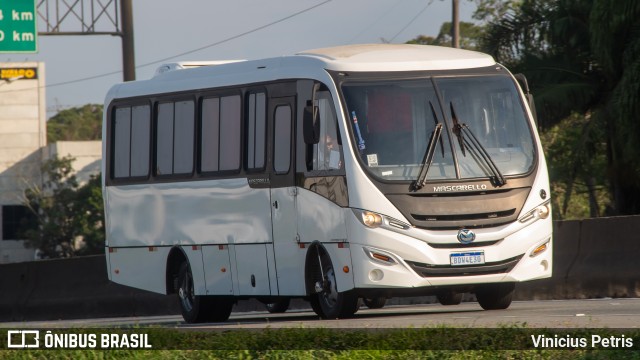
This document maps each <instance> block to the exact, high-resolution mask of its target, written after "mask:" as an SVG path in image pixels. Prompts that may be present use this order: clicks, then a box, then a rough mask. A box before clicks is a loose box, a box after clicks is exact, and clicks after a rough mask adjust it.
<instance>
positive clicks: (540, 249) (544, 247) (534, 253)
mask: <svg viewBox="0 0 640 360" xmlns="http://www.w3.org/2000/svg"><path fill="white" fill-rule="evenodd" d="M548 244H549V242H548V241H547V242H546V243H544V244H542V245H540V246H538V247H537V248H535V249H534V250H533V251H532V252H531V255H529V256H531V257H535V256H538V255H540V254H542V253H543V252H545V251H547V248H548Z"/></svg>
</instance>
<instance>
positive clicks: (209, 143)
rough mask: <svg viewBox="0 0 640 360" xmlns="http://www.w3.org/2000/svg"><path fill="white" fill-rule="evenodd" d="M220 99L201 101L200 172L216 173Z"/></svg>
mask: <svg viewBox="0 0 640 360" xmlns="http://www.w3.org/2000/svg"><path fill="white" fill-rule="evenodd" d="M219 134H220V99H219V98H214V99H204V100H203V101H202V134H201V138H200V149H201V151H202V157H201V159H202V160H201V161H202V162H201V164H200V169H201V170H202V171H218V169H219V167H218V142H219V138H220V135H219Z"/></svg>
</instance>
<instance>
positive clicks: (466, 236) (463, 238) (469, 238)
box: [458, 229, 476, 244]
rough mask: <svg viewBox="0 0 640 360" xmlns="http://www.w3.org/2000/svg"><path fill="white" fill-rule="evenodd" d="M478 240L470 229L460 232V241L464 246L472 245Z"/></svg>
mask: <svg viewBox="0 0 640 360" xmlns="http://www.w3.org/2000/svg"><path fill="white" fill-rule="evenodd" d="M475 239H476V234H475V233H474V232H473V231H471V230H469V229H460V230H458V241H460V242H461V243H463V244H469V243H472V242H473V240H475Z"/></svg>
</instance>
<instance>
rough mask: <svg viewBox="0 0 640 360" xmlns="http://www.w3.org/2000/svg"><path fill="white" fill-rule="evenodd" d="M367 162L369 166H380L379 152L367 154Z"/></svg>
mask: <svg viewBox="0 0 640 360" xmlns="http://www.w3.org/2000/svg"><path fill="white" fill-rule="evenodd" d="M367 164H368V165H369V167H375V166H378V154H369V155H367Z"/></svg>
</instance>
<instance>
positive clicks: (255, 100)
mask: <svg viewBox="0 0 640 360" xmlns="http://www.w3.org/2000/svg"><path fill="white" fill-rule="evenodd" d="M266 137H267V101H266V95H265V93H264V92H259V93H250V94H249V95H248V101H247V170H249V171H259V170H263V169H264V167H265V159H266Z"/></svg>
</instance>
